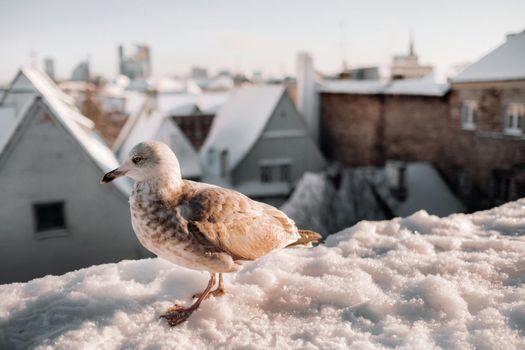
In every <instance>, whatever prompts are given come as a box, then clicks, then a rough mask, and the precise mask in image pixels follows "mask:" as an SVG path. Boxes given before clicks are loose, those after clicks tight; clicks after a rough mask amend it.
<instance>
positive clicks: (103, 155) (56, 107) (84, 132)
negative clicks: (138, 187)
mask: <svg viewBox="0 0 525 350" xmlns="http://www.w3.org/2000/svg"><path fill="white" fill-rule="evenodd" d="M18 83H20V84H27V86H26V87H27V88H29V89H32V90H34V91H35V93H36V94H37V95H39V96H41V97H42V98H43V99H42V101H43V102H44V103H45V104H46V105H47V106H48V107H49V109H50V110H51V111H52V112H53V115H54V116H55V117H56V118H57V119H58V121H59V122H60V123H61V124H62V125H63V126H64V127H65V128H66V130H68V131H69V132H70V133H71V134H72V135H73V136H74V137H75V139H76V140H77V141H78V142H79V144H80V145H81V147H82V148H83V149H84V151H86V152H87V154H88V155H89V156H90V157H91V159H92V160H93V161H94V162H95V163H96V164H97V166H98V167H99V168H100V169H101V170H102V172H107V171H110V170H112V169H115V168H116V167H118V161H117V159H116V158H115V155H114V154H113V152H112V151H111V150H110V149H109V148H108V146H107V145H106V144H105V143H104V141H103V140H102V138H101V137H100V136H99V135H98V133H97V132H96V130H95V128H94V124H93V122H92V121H91V120H90V119H88V118H86V117H85V116H83V115H82V114H80V112H79V111H78V109H77V108H76V106H75V103H74V100H73V99H72V98H71V97H70V96H68V95H66V94H65V93H64V92H62V90H60V88H59V87H58V86H57V85H56V84H55V83H54V82H53V81H52V80H51V79H50V78H49V77H48V76H47V75H46V74H45V73H43V72H41V71H39V70H38V69H34V68H24V69H21V70H20V72H19V73H18V75H17V77H16V78H15V80H14V81H13V84H18ZM31 102H32V101H31ZM24 114H25V113H24ZM22 119H23V115H20V116H19V117H17V119H16V121H15V122H14V123H13V125H11V126H10V128H9V131H8V132H7V133H6V134H5V136H4V140H0V141H1V142H3V143H1V144H0V153H1V152H2V149H3V145H4V144H5V143H6V142H7V141H8V139H9V138H10V136H11V135H13V134H14V132H15V130H16V127H17V125H18V123H20V122H21V121H22ZM115 186H117V187H118V188H119V189H120V190H121V191H122V192H123V193H124V194H126V195H127V194H129V191H130V189H131V187H130V186H129V183H128V182H126V181H116V182H115Z"/></svg>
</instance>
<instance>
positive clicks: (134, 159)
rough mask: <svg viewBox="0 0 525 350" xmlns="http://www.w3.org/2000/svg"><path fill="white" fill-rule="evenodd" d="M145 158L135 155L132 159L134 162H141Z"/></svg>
mask: <svg viewBox="0 0 525 350" xmlns="http://www.w3.org/2000/svg"><path fill="white" fill-rule="evenodd" d="M143 160H144V158H142V157H133V158H131V161H132V162H133V164H139V163H140V162H142V161H143Z"/></svg>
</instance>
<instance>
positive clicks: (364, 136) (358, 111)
mask: <svg viewBox="0 0 525 350" xmlns="http://www.w3.org/2000/svg"><path fill="white" fill-rule="evenodd" d="M448 91H449V87H448V85H446V84H437V83H435V82H433V81H432V80H430V79H428V78H424V79H417V80H402V81H394V82H388V83H387V82H380V81H363V82H360V81H333V82H326V83H325V84H324V85H323V87H322V89H321V133H322V138H321V139H322V148H323V151H324V152H325V154H326V155H328V156H329V157H330V158H332V159H333V160H335V161H338V162H340V163H342V164H343V165H353V166H362V165H383V164H385V162H386V161H387V160H389V159H396V160H404V161H429V162H433V163H434V162H435V161H436V160H437V159H439V157H440V155H441V154H442V153H443V144H442V142H441V141H442V138H443V135H442V134H443V131H444V128H445V124H446V117H447V114H448Z"/></svg>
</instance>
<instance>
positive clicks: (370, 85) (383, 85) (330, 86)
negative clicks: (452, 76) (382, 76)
mask: <svg viewBox="0 0 525 350" xmlns="http://www.w3.org/2000/svg"><path fill="white" fill-rule="evenodd" d="M449 89H450V86H449V85H448V84H439V83H437V82H436V81H435V80H434V77H433V76H432V75H428V76H426V77H423V78H419V79H404V80H393V81H390V82H386V81H380V80H327V81H324V82H322V84H321V86H320V91H321V92H325V93H334V94H362V95H379V94H384V95H415V96H443V95H445V94H446V93H447V92H448V90H449Z"/></svg>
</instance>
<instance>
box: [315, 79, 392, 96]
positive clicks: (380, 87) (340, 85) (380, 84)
mask: <svg viewBox="0 0 525 350" xmlns="http://www.w3.org/2000/svg"><path fill="white" fill-rule="evenodd" d="M386 85H387V82H384V81H379V80H346V79H345V80H325V81H323V82H322V83H321V86H320V91H321V92H329V93H334V94H363V95H365V94H366V95H374V94H381V93H383V91H384V89H385V86H386Z"/></svg>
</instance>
